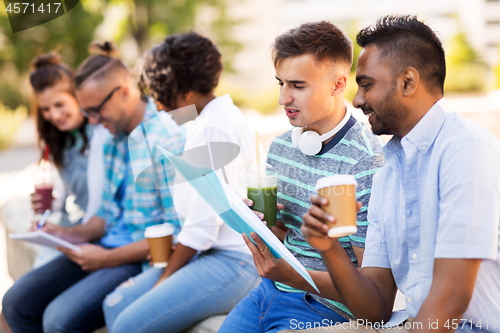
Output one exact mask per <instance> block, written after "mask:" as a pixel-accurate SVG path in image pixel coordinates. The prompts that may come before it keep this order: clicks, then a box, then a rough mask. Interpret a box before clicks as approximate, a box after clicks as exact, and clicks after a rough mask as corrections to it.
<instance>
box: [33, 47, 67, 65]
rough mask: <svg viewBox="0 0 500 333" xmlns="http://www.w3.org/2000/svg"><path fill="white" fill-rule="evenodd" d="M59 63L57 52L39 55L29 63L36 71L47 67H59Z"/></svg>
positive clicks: (59, 58)
mask: <svg viewBox="0 0 500 333" xmlns="http://www.w3.org/2000/svg"><path fill="white" fill-rule="evenodd" d="M61 62H62V60H61V56H60V55H59V54H58V53H57V52H55V51H52V52H50V53H44V54H40V55H39V56H37V57H36V58H35V59H33V61H31V67H32V69H38V68H40V67H44V66H49V65H59V64H61Z"/></svg>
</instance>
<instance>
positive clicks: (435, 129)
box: [363, 99, 500, 332]
mask: <svg viewBox="0 0 500 333" xmlns="http://www.w3.org/2000/svg"><path fill="white" fill-rule="evenodd" d="M383 152H384V156H385V160H386V164H385V166H384V167H382V169H381V170H380V171H379V172H378V173H377V174H376V175H375V177H374V180H373V187H372V195H371V199H370V203H369V207H368V221H369V226H368V231H367V236H366V248H365V253H364V256H363V267H384V268H390V269H391V270H392V274H393V276H394V280H395V282H396V285H397V286H398V288H399V289H400V290H401V291H402V292H403V293H404V294H405V296H406V308H407V311H408V314H409V316H410V317H416V315H417V313H418V311H419V310H420V307H421V306H422V304H423V302H424V300H425V299H426V297H427V295H428V293H429V290H430V287H431V284H432V275H433V265H434V259H435V258H480V259H483V261H482V263H481V266H480V269H479V273H478V276H477V280H476V284H475V288H474V293H473V296H472V299H471V302H470V304H469V308H468V310H467V311H466V312H465V314H464V316H463V317H464V318H467V319H471V320H472V322H473V323H474V324H476V323H479V321H481V325H482V327H483V329H486V325H488V329H487V330H488V331H494V332H500V322H499V319H500V263H499V255H498V254H499V247H498V245H499V221H500V144H499V142H498V140H497V139H496V138H495V137H493V135H491V134H490V133H489V132H487V131H486V130H485V129H483V128H481V127H479V126H477V125H475V124H473V123H472V122H470V121H468V120H466V119H465V118H464V117H462V116H460V115H458V114H456V113H452V112H450V111H448V107H447V105H446V102H445V101H444V99H441V100H440V101H438V102H437V103H436V104H435V105H434V106H433V107H432V108H431V109H430V110H429V111H428V112H427V114H426V115H425V116H424V117H423V118H422V119H421V120H420V122H419V123H418V124H417V125H416V126H415V127H414V128H413V129H412V130H411V131H410V132H409V133H408V134H407V135H406V136H404V137H403V138H402V139H401V138H399V137H396V136H395V137H393V138H392V139H391V140H390V141H389V142H388V143H387V145H386V146H385V147H384V148H383ZM495 324H496V328H494V326H495ZM424 325H425V323H424ZM468 325H469V329H470V323H468ZM424 328H425V327H424ZM473 328H474V327H473Z"/></svg>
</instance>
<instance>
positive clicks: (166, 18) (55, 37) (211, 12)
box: [0, 0, 241, 108]
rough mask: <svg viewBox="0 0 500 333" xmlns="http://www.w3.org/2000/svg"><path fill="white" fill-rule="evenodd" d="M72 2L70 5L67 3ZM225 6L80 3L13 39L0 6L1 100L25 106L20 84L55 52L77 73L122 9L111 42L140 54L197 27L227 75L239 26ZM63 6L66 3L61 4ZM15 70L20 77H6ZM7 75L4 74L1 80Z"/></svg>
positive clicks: (155, 0) (178, 1)
mask: <svg viewBox="0 0 500 333" xmlns="http://www.w3.org/2000/svg"><path fill="white" fill-rule="evenodd" d="M72 1H73V2H74V0H72ZM228 1H238V0H169V1H165V0H81V1H80V3H79V4H78V5H76V7H74V8H73V9H72V10H70V11H69V12H68V13H67V14H65V15H63V16H61V17H59V18H57V19H55V20H53V21H50V22H47V23H44V24H42V25H40V26H37V27H34V28H31V29H28V30H25V31H21V32H17V33H12V30H11V28H10V24H9V20H8V17H7V13H6V11H5V7H4V4H3V1H2V2H1V3H2V4H1V5H0V75H1V76H2V80H0V100H3V101H5V104H6V105H8V106H9V107H11V108H16V107H17V105H19V104H28V100H27V97H26V96H28V95H29V93H26V92H23V91H21V89H22V88H20V87H22V86H26V84H24V85H23V81H22V78H23V77H24V76H23V75H25V74H26V73H27V72H28V71H29V64H30V61H31V60H32V59H33V57H34V56H35V55H37V54H38V53H43V52H48V51H50V50H53V49H56V48H57V49H59V52H60V53H61V54H62V57H63V59H64V61H65V62H67V63H68V64H70V65H72V66H73V67H77V66H78V65H79V64H80V63H81V62H82V60H84V59H85V58H86V57H87V56H88V52H87V49H88V45H89V44H90V42H91V41H92V40H94V39H95V32H96V28H97V27H98V26H99V25H100V24H101V23H102V22H103V19H105V18H104V15H105V13H108V10H109V9H111V8H112V7H113V6H125V7H126V8H127V10H128V14H127V15H126V17H125V18H124V19H123V20H122V21H121V22H119V29H117V30H118V33H117V34H116V35H115V36H113V39H114V40H115V41H116V42H118V43H120V42H121V41H123V40H124V39H125V38H127V36H132V37H133V39H134V40H135V41H136V43H137V45H138V47H139V51H140V53H142V52H144V51H146V50H148V49H149V48H150V47H151V46H152V45H153V44H154V43H158V42H160V41H161V40H163V39H164V38H165V36H167V35H168V34H172V33H179V32H185V31H188V30H190V29H193V28H196V27H202V28H203V31H204V32H206V33H207V35H208V36H209V37H211V38H213V40H214V41H215V42H216V43H217V44H218V45H219V47H220V48H221V51H222V53H223V54H224V58H223V59H224V61H225V63H224V65H225V67H226V70H231V69H232V67H231V61H232V58H233V55H234V54H235V53H236V52H238V51H239V50H240V49H241V45H240V44H239V43H238V42H237V41H236V40H234V38H233V37H232V36H231V33H230V32H231V27H232V26H233V25H234V24H237V23H238V22H237V21H235V20H233V19H232V18H230V17H229V15H228V14H227V3H228ZM66 2H68V0H67V1H66ZM12 67H14V68H15V71H16V72H17V73H18V74H19V75H11V74H12V70H9V71H6V70H5V69H6V68H8V69H12ZM6 73H8V74H6Z"/></svg>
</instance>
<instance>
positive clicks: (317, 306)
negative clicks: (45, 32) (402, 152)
mask: <svg viewBox="0 0 500 333" xmlns="http://www.w3.org/2000/svg"><path fill="white" fill-rule="evenodd" d="M273 60H274V65H275V69H276V79H277V80H278V84H279V86H280V99H279V103H280V105H283V107H284V111H285V113H286V115H287V116H288V117H289V119H290V123H291V124H292V125H293V126H295V128H294V129H292V130H290V131H288V132H286V133H284V134H282V135H280V136H278V137H277V138H276V139H275V140H274V141H273V143H272V144H271V147H270V149H269V154H268V159H267V161H268V163H269V164H271V165H272V166H274V168H275V169H276V170H277V171H278V174H279V181H278V203H279V204H282V205H283V207H284V208H283V209H282V210H281V212H280V213H281V214H278V220H279V222H278V223H277V224H278V225H279V226H281V228H278V227H273V228H272V230H273V231H274V232H275V234H276V235H277V236H278V237H279V238H280V239H281V240H282V241H284V244H285V246H286V247H287V248H288V249H289V250H290V251H291V252H292V253H293V255H294V256H295V257H296V258H297V259H298V260H299V261H300V262H301V263H302V264H303V265H304V266H305V267H306V268H307V269H308V270H309V273H310V275H311V277H312V278H313V280H314V282H315V284H316V285H317V286H318V288H319V290H320V293H318V292H317V291H316V290H314V289H313V288H312V287H311V286H310V285H309V284H308V283H307V282H306V281H305V280H304V279H303V278H302V277H301V276H300V275H299V274H298V273H297V272H296V271H295V270H294V269H293V268H292V267H291V266H290V265H288V264H287V263H286V261H284V260H283V259H276V258H275V257H274V256H273V255H272V253H271V251H270V250H269V248H268V247H267V246H266V244H265V243H264V242H263V241H262V240H261V239H260V238H259V237H258V236H257V235H256V234H255V233H251V234H250V235H248V236H250V237H252V239H253V240H254V241H255V242H256V244H257V246H256V245H255V244H254V243H252V242H251V241H250V240H249V238H248V237H245V241H246V243H247V245H248V247H249V248H250V250H251V251H252V255H253V258H254V261H255V264H256V267H257V270H258V272H259V274H260V275H261V276H262V277H263V278H264V279H263V282H262V283H261V284H260V285H259V286H258V287H257V288H255V289H254V290H252V291H251V292H250V294H249V296H247V297H246V298H245V299H243V300H242V301H241V302H240V303H239V304H238V305H237V306H236V307H235V308H234V309H233V311H231V312H230V313H229V315H228V317H227V318H226V320H225V322H224V324H223V325H222V327H221V328H220V330H219V332H231V333H234V332H245V333H248V332H277V331H279V330H283V329H289V328H294V327H309V326H310V327H314V326H317V324H318V323H321V322H327V323H335V322H345V321H347V320H348V319H351V318H353V316H352V314H351V312H350V310H349V309H348V308H347V307H346V306H345V305H344V304H342V303H343V302H342V300H341V299H340V297H339V296H338V293H337V292H336V291H335V288H334V286H333V284H332V280H331V279H330V276H329V274H328V272H327V271H326V266H325V264H324V263H323V261H322V259H321V256H320V255H319V253H318V252H317V251H316V250H315V249H314V248H312V247H311V246H309V245H308V244H307V243H306V242H305V239H304V237H303V236H302V234H301V232H300V226H301V224H302V215H303V214H305V213H306V211H307V209H308V208H309V206H310V202H309V198H310V196H311V195H313V194H314V193H316V191H315V190H314V186H315V184H316V181H317V180H318V179H319V178H322V177H324V176H330V175H337V174H350V175H353V176H354V177H355V178H356V179H357V181H358V188H357V194H358V200H359V201H361V202H362V203H363V204H364V206H365V208H363V209H361V210H360V211H359V213H358V215H357V224H358V225H357V227H358V228H357V230H358V231H357V233H355V234H353V235H350V236H347V237H342V238H340V242H341V243H342V246H343V247H344V253H345V254H346V256H348V258H349V262H350V263H349V265H350V266H352V268H353V269H356V267H357V266H358V265H361V262H362V259H363V251H364V246H365V245H364V240H365V233H366V227H367V222H366V206H367V205H368V200H369V198H370V191H371V184H372V177H373V174H374V173H375V172H376V171H377V170H378V169H379V168H380V167H381V166H382V165H383V158H382V156H381V144H380V141H379V140H378V138H377V137H376V136H374V135H373V134H372V133H371V132H370V131H369V130H367V129H366V128H365V126H364V125H362V124H361V123H360V122H358V121H356V120H355V119H354V118H353V117H351V115H350V112H349V111H348V110H347V108H346V106H345V101H344V95H343V94H344V90H345V87H346V84H347V76H348V75H349V71H350V68H351V64H352V43H351V41H350V40H349V39H348V38H347V37H346V36H345V35H344V33H343V32H342V31H341V30H340V29H339V28H337V27H336V26H334V25H333V24H331V23H329V22H325V21H323V22H316V23H307V24H303V25H301V26H300V27H298V28H296V29H292V30H290V31H288V32H287V33H285V34H283V35H281V36H279V37H277V38H276V41H275V44H274V50H273ZM265 219H266V216H264V220H265ZM332 291H333V292H332Z"/></svg>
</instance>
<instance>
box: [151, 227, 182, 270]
mask: <svg viewBox="0 0 500 333" xmlns="http://www.w3.org/2000/svg"><path fill="white" fill-rule="evenodd" d="M174 231H175V229H174V226H173V225H171V224H170V223H164V224H158V225H154V226H151V227H147V228H146V230H145V231H144V237H145V238H146V239H147V240H148V244H149V252H150V254H151V261H152V262H153V266H154V267H159V268H162V267H166V266H167V263H168V260H169V259H170V255H171V253H172V235H173V234H174Z"/></svg>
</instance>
